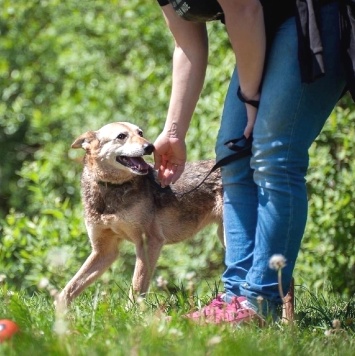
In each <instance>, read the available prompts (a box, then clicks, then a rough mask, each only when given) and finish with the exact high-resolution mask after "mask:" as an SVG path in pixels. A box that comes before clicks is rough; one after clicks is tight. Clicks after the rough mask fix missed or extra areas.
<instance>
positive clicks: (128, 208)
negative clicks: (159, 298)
mask: <svg viewBox="0 0 355 356" xmlns="http://www.w3.org/2000/svg"><path fill="white" fill-rule="evenodd" d="M71 147H72V148H74V149H78V148H83V149H84V150H85V156H84V167H83V172H82V177H81V187H82V200H83V205H84V210H85V225H86V229H87V233H88V235H89V239H90V243H91V248H92V251H91V254H90V255H89V257H88V258H87V259H86V261H85V262H84V264H83V265H82V266H81V268H80V269H79V271H78V272H77V273H76V274H75V276H74V277H73V278H72V279H71V280H70V281H69V282H68V284H67V285H66V286H65V287H64V289H63V290H62V291H61V293H60V294H59V297H58V299H57V300H58V301H60V302H62V303H64V304H65V305H69V304H70V302H71V301H72V300H73V299H74V298H75V297H77V296H78V295H79V294H80V293H81V292H82V291H83V290H84V289H85V288H86V287H88V286H89V285H90V284H91V283H93V282H94V281H95V280H96V279H97V278H98V277H100V276H101V275H102V274H103V273H104V272H105V271H106V270H107V269H108V268H109V267H110V266H111V264H112V263H113V262H114V261H115V260H116V258H117V255H118V252H119V246H120V243H121V242H122V241H124V240H128V241H130V242H132V243H134V245H135V249H136V263H135V268H134V273H133V278H132V284H131V288H130V293H129V298H130V300H132V299H134V297H135V296H136V295H144V294H145V293H146V292H147V291H148V289H149V284H150V280H151V278H152V275H153V272H154V270H155V267H156V264H157V261H158V258H159V255H160V252H161V250H162V247H163V246H164V245H166V244H174V243H178V242H180V241H183V240H186V239H188V238H191V237H193V236H194V235H195V234H196V233H197V232H199V231H200V230H202V229H204V228H205V227H206V226H207V225H209V224H212V223H215V224H218V229H217V234H218V236H219V238H220V240H221V242H222V243H223V240H224V239H223V222H222V213H223V196H222V183H221V176H220V172H219V169H216V170H214V171H213V172H211V170H212V167H213V166H214V164H215V162H214V160H202V161H197V162H191V163H186V166H185V170H184V173H183V174H182V176H181V177H180V179H179V180H178V181H177V182H176V183H175V184H172V185H170V186H168V187H165V188H162V187H161V186H160V184H159V182H158V180H157V173H156V171H155V170H154V169H153V167H152V166H151V165H150V164H148V163H146V162H145V161H144V159H143V156H144V155H151V154H152V153H153V151H154V145H153V144H152V143H150V142H149V141H148V140H146V139H145V138H144V137H143V132H142V130H141V129H140V128H139V127H138V126H136V125H134V124H131V123H128V122H115V123H110V124H107V125H105V126H103V127H102V128H100V129H99V130H98V131H89V132H86V133H84V134H82V135H81V136H79V137H78V138H77V139H76V140H75V141H74V143H73V144H72V146H71ZM209 173H210V174H209ZM206 177H207V178H206Z"/></svg>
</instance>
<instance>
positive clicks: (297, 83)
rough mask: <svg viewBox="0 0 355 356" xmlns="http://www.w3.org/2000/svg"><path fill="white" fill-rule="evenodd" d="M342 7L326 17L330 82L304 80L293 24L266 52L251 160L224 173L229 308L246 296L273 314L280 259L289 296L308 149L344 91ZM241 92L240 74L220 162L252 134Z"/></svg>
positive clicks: (228, 105) (331, 8)
mask: <svg viewBox="0 0 355 356" xmlns="http://www.w3.org/2000/svg"><path fill="white" fill-rule="evenodd" d="M337 6H338V5H337V4H336V3H331V4H328V5H326V6H324V7H323V8H322V10H321V35H322V40H323V47H324V61H325V68H326V75H325V76H324V77H322V78H321V79H318V80H316V81H315V82H313V83H311V84H306V83H302V82H301V79H300V78H301V77H300V70H299V62H298V57H297V51H298V44H297V31H296V23H295V18H294V17H292V18H289V19H288V20H286V21H285V22H284V23H283V24H282V25H281V26H280V28H279V29H278V31H277V33H276V36H275V38H274V40H273V43H272V45H271V48H270V51H269V52H268V57H267V65H266V69H265V77H264V80H263V84H262V89H261V99H260V106H259V110H258V114H257V118H256V123H255V127H254V131H253V136H254V139H253V148H252V152H253V154H252V156H251V157H245V158H241V159H239V160H237V161H235V162H233V163H230V164H228V165H226V166H224V167H222V169H221V171H222V180H223V187H224V228H225V239H226V255H225V264H226V270H225V272H224V274H223V278H222V280H223V283H224V287H225V291H226V299H227V300H228V299H229V297H232V296H240V295H244V296H246V297H247V298H248V300H249V301H250V302H252V303H253V304H254V305H257V303H256V298H257V297H258V296H261V297H263V299H264V300H266V301H268V302H269V305H271V306H272V305H277V304H280V303H281V298H280V294H279V290H278V280H277V272H276V271H275V270H272V269H270V268H269V259H270V257H271V256H272V255H274V254H282V255H283V256H284V257H285V258H286V260H287V265H286V267H285V268H284V269H283V270H282V287H283V293H284V294H286V293H287V291H288V289H289V286H290V283H291V278H292V273H293V270H294V267H295V263H296V259H297V255H298V252H299V248H300V244H301V240H302V236H303V233H304V229H305V225H306V220H307V205H308V203H307V192H306V181H305V176H306V173H307V168H308V164H309V157H308V149H309V147H310V146H311V144H312V142H313V141H314V140H315V138H316V137H317V135H318V134H319V132H320V130H321V129H322V127H323V125H324V123H325V121H326V119H327V118H328V116H329V115H330V113H331V111H332V110H333V108H334V107H335V105H336V103H337V101H338V100H339V98H340V96H341V93H342V92H343V90H344V88H345V73H344V70H343V67H344V65H343V63H342V59H341V57H340V43H339V30H338V28H339V25H338V21H339V20H338V11H337V10H338V9H337ZM238 86H239V81H238V77H237V73H236V71H234V73H233V77H232V79H231V83H230V86H229V89H228V93H227V97H226V101H225V106H224V110H223V115H222V122H221V127H220V131H219V133H218V138H217V144H216V155H217V160H220V159H221V158H224V157H226V156H228V155H230V154H232V153H233V152H232V151H230V150H229V149H228V148H227V147H226V146H225V145H224V143H225V142H226V141H228V140H231V139H234V138H237V137H240V136H242V134H243V131H244V128H245V126H246V121H247V118H246V109H245V104H243V103H242V102H241V101H240V100H239V99H238V98H237V96H236V93H237V88H238Z"/></svg>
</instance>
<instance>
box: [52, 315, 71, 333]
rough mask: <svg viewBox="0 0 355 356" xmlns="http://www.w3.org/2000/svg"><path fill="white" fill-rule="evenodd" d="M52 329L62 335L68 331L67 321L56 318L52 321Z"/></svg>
mask: <svg viewBox="0 0 355 356" xmlns="http://www.w3.org/2000/svg"><path fill="white" fill-rule="evenodd" d="M53 331H54V332H55V333H56V334H57V335H64V334H65V333H66V332H67V331H68V323H67V322H66V321H65V320H64V319H61V318H60V319H57V320H56V321H55V322H54V325H53Z"/></svg>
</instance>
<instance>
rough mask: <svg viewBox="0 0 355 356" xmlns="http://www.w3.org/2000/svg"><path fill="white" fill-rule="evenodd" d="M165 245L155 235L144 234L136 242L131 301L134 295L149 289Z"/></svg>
mask: <svg viewBox="0 0 355 356" xmlns="http://www.w3.org/2000/svg"><path fill="white" fill-rule="evenodd" d="M163 245H164V242H163V241H162V240H158V239H157V238H156V237H153V236H146V235H143V236H142V238H141V239H140V241H139V242H137V243H136V265H135V268H134V273H133V278H132V287H131V290H130V301H131V302H133V301H134V297H135V296H136V295H139V294H144V293H146V292H147V291H148V288H149V284H150V280H151V278H152V275H153V273H154V270H155V266H156V264H157V261H158V258H159V256H160V252H161V249H162V247H163Z"/></svg>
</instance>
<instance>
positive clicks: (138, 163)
mask: <svg viewBox="0 0 355 356" xmlns="http://www.w3.org/2000/svg"><path fill="white" fill-rule="evenodd" d="M129 160H130V161H131V163H132V165H134V166H135V167H137V169H138V170H140V171H145V170H147V169H148V168H149V164H148V163H147V162H146V161H145V160H144V159H143V158H141V157H129Z"/></svg>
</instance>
